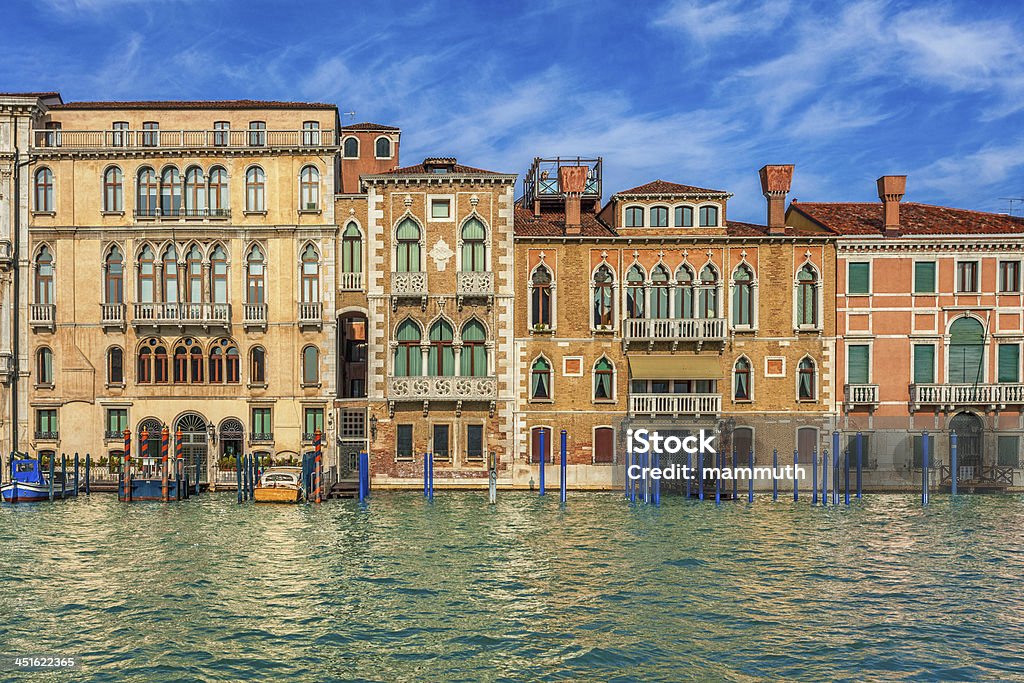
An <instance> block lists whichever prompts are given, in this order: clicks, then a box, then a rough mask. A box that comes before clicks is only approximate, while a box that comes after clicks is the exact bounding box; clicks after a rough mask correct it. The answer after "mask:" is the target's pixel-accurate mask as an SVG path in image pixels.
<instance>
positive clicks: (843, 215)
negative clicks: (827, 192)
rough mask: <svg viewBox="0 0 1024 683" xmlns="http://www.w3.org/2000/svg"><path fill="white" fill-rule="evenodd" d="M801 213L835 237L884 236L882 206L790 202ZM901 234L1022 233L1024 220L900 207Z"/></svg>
mask: <svg viewBox="0 0 1024 683" xmlns="http://www.w3.org/2000/svg"><path fill="white" fill-rule="evenodd" d="M790 208H791V209H793V210H795V211H798V212H800V213H801V214H803V215H804V216H806V217H807V218H809V219H811V220H812V221H814V222H815V223H818V224H819V225H821V226H822V227H823V228H825V229H826V230H828V231H830V232H833V233H835V234H837V235H866V236H871V237H877V236H879V235H882V234H883V232H884V224H885V222H884V217H883V214H882V204H881V202H792V203H791V204H790ZM900 224H901V226H900V227H901V229H902V234H903V235H907V236H914V235H970V234H979V235H992V234H1012V233H1024V218H1020V217H1017V216H1008V215H1004V214H998V213H986V212H984V211H972V210H970V209H952V208H948V207H945V206H935V205H933V204H917V203H915V202H902V203H900Z"/></svg>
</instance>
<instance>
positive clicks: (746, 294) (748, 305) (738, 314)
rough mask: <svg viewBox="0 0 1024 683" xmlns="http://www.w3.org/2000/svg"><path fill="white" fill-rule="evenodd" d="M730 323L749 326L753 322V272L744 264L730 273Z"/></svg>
mask: <svg viewBox="0 0 1024 683" xmlns="http://www.w3.org/2000/svg"><path fill="white" fill-rule="evenodd" d="M732 279H733V285H732V324H733V325H735V326H737V327H750V326H751V325H753V324H754V274H753V273H752V272H751V270H750V268H748V267H747V266H746V265H741V266H739V267H738V268H736V270H735V272H733V274H732Z"/></svg>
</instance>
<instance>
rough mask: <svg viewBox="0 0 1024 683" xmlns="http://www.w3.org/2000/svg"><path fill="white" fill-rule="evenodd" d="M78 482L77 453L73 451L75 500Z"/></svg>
mask: <svg viewBox="0 0 1024 683" xmlns="http://www.w3.org/2000/svg"><path fill="white" fill-rule="evenodd" d="M79 485H80V482H79V481H78V451H75V498H78V487H79Z"/></svg>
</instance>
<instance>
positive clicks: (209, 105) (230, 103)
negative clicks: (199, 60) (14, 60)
mask: <svg viewBox="0 0 1024 683" xmlns="http://www.w3.org/2000/svg"><path fill="white" fill-rule="evenodd" d="M337 108H338V107H337V106H336V105H333V104H325V103H323V102H279V101H276V100H151V101H144V100H139V101H127V102H66V103H64V104H59V105H56V106H54V107H51V109H337Z"/></svg>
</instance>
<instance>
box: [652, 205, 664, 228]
mask: <svg viewBox="0 0 1024 683" xmlns="http://www.w3.org/2000/svg"><path fill="white" fill-rule="evenodd" d="M651 227H652V228H667V227H668V207H667V206H654V207H651Z"/></svg>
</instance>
